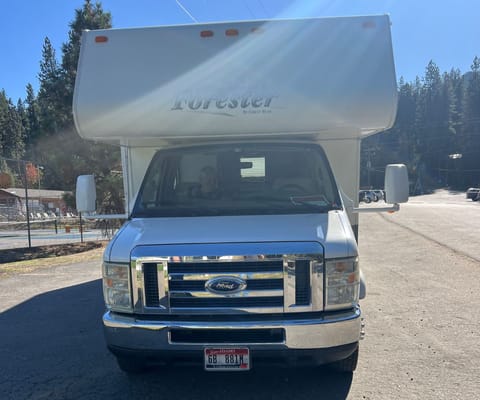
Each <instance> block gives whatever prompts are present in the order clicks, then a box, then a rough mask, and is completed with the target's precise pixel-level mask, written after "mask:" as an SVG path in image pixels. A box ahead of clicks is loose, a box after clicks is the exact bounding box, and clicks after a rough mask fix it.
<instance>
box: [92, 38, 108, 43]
mask: <svg viewBox="0 0 480 400" xmlns="http://www.w3.org/2000/svg"><path fill="white" fill-rule="evenodd" d="M107 42H108V37H107V36H95V43H107Z"/></svg>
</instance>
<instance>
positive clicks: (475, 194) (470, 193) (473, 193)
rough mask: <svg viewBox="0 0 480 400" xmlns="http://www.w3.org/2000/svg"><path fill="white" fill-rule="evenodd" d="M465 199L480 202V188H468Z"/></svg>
mask: <svg viewBox="0 0 480 400" xmlns="http://www.w3.org/2000/svg"><path fill="white" fill-rule="evenodd" d="M466 197H467V199H470V200H473V201H477V200H480V188H473V187H471V188H468V189H467V193H466Z"/></svg>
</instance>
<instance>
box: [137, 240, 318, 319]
mask: <svg viewBox="0 0 480 400" xmlns="http://www.w3.org/2000/svg"><path fill="white" fill-rule="evenodd" d="M252 249H254V250H253V252H252ZM171 254H173V255H171ZM175 254H180V255H175ZM216 254H217V255H216ZM227 254H229V255H227ZM239 254H240V255H239ZM241 254H250V255H245V256H242V255H241ZM255 254H257V255H255ZM131 276H132V281H133V283H132V285H133V286H132V296H133V302H134V309H135V311H136V312H138V313H140V314H178V315H180V314H183V315H185V314H188V315H195V314H197V315H220V314H229V315H234V314H242V313H256V314H258V313H263V314H265V313H275V314H277V313H284V312H286V313H299V312H308V311H320V310H322V309H323V298H324V293H323V280H324V278H323V256H322V248H321V245H319V244H318V243H310V242H301V243H297V242H295V243H293V242H288V243H286V242H285V243H284V242H282V243H275V242H269V243H260V244H259V243H253V244H252V243H248V244H247V243H242V244H215V245H213V244H211V245H210V244H207V245H201V246H200V245H196V244H192V245H171V246H170V245H168V246H166V245H165V246H143V247H142V246H139V247H137V248H135V250H134V251H132V269H131Z"/></svg>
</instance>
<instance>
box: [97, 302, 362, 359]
mask: <svg viewBox="0 0 480 400" xmlns="http://www.w3.org/2000/svg"><path fill="white" fill-rule="evenodd" d="M103 323H104V328H105V337H106V341H107V344H108V345H109V346H115V347H119V348H124V349H130V350H172V351H175V350H180V349H182V348H183V349H184V348H190V349H191V348H195V347H196V348H198V349H202V348H203V347H204V345H205V344H215V343H205V344H198V343H191V344H188V343H182V344H177V343H170V342H169V331H170V329H173V328H175V329H193V330H195V329H198V330H215V329H274V328H283V329H285V343H284V344H278V343H276V344H259V345H254V344H251V345H252V346H251V347H252V348H272V349H273V348H279V349H280V348H283V349H285V348H287V349H321V348H329V347H335V346H341V345H344V344H349V343H355V342H358V341H359V340H360V335H361V333H360V332H361V312H360V309H359V308H355V309H354V310H349V311H341V312H337V313H334V314H329V315H328V317H325V318H324V317H320V318H312V319H282V320H280V319H279V320H274V321H262V320H261V318H259V319H258V320H254V321H232V322H223V321H222V322H217V321H214V322H212V321H201V322H198V321H188V320H183V321H182V320H180V321H162V320H161V319H160V318H159V320H155V321H146V320H141V319H137V318H136V317H133V316H131V317H130V316H126V315H118V314H115V313H112V312H110V311H108V312H107V313H105V315H104V316H103ZM244 344H245V345H249V343H244ZM225 345H228V344H225V343H223V344H222V346H225ZM232 345H238V343H235V344H232Z"/></svg>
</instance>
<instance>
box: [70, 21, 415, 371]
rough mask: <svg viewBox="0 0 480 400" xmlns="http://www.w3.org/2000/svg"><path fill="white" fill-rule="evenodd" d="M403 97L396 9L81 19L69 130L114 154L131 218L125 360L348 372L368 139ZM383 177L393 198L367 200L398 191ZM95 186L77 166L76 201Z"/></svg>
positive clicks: (353, 355)
mask: <svg viewBox="0 0 480 400" xmlns="http://www.w3.org/2000/svg"><path fill="white" fill-rule="evenodd" d="M396 108H397V87H396V78H395V70H394V62H393V53H392V45H391V36H390V20H389V18H388V16H365V17H341V18H312V19H292V20H289V19H285V20H270V21H247V22H228V23H212V24H191V25H182V26H162V27H148V28H134V29H108V30H96V31H86V32H84V34H83V37H82V44H81V51H80V58H79V64H78V75H77V80H76V86H75V94H74V104H73V111H74V117H75V124H76V128H77V130H78V133H79V134H80V136H81V137H83V138H85V139H89V140H94V141H97V142H104V143H111V144H112V145H116V146H120V147H121V154H122V164H123V174H124V191H125V218H126V222H125V223H124V225H123V226H122V227H121V228H120V229H119V230H118V232H117V233H116V234H115V236H114V237H113V239H112V240H111V242H110V243H109V245H108V247H107V248H106V250H105V253H104V258H103V294H104V298H105V304H106V312H105V314H104V316H103V324H104V331H105V338H106V342H107V345H108V348H109V349H110V350H111V352H112V353H113V354H114V355H115V356H116V358H117V360H118V364H119V366H120V368H121V369H122V370H124V371H126V372H130V373H134V372H138V371H142V370H143V369H144V368H146V367H148V366H150V365H163V364H170V363H177V362H178V363H180V362H182V361H186V362H188V363H192V362H193V363H198V364H199V365H201V366H203V368H205V369H206V370H208V371H225V370H226V371H237V370H239V371H246V370H249V369H251V368H252V367H255V366H257V365H261V364H262V363H264V362H271V361H272V360H278V361H280V362H283V361H285V363H286V364H293V365H299V364H302V363H309V364H313V365H319V364H330V365H331V366H332V367H333V368H335V369H336V370H339V371H347V372H352V371H353V370H355V367H356V365H357V358H358V351H359V341H360V339H361V337H362V334H363V320H362V315H361V310H360V305H359V300H360V299H361V298H363V297H364V296H365V282H364V280H363V278H362V274H361V271H360V264H359V253H358V246H357V239H358V213H359V212H361V211H362V208H358V191H359V170H360V144H361V140H362V139H363V138H365V137H367V136H369V135H373V134H376V133H378V132H381V131H383V130H385V129H388V128H389V127H391V126H392V124H393V122H394V120H395V115H396ZM92 172H94V171H92ZM385 184H386V187H385V190H386V202H387V203H389V204H390V206H388V207H384V208H382V209H378V208H375V209H374V210H372V209H367V210H366V211H376V212H377V211H384V210H397V209H398V207H399V206H398V204H399V203H402V202H406V201H407V199H408V183H407V176H406V169H405V167H404V166H403V165H397V164H396V165H390V166H388V167H387V169H386V183H385ZM93 186H94V185H93V183H92V180H91V176H82V177H81V178H79V180H78V186H77V199H78V200H77V206H78V208H79V211H83V212H84V213H86V212H93V211H94V210H95V205H94V198H95V195H94V187H93ZM97 217H98V216H97Z"/></svg>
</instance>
